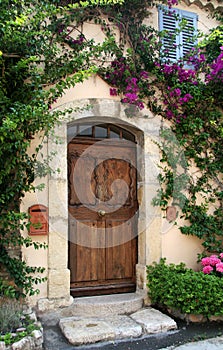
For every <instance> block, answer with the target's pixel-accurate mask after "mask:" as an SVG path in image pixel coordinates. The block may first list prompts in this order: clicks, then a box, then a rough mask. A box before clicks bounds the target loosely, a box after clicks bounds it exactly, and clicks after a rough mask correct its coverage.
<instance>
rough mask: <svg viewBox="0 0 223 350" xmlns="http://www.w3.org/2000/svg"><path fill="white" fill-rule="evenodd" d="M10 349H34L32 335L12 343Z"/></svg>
mask: <svg viewBox="0 0 223 350" xmlns="http://www.w3.org/2000/svg"><path fill="white" fill-rule="evenodd" d="M11 349H12V350H31V349H35V343H34V339H33V338H32V337H25V338H23V339H21V340H19V341H18V342H16V343H14V344H12V346H11Z"/></svg>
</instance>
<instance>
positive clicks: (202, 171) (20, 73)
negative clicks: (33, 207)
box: [0, 0, 223, 297]
mask: <svg viewBox="0 0 223 350" xmlns="http://www.w3.org/2000/svg"><path fill="white" fill-rule="evenodd" d="M160 4H162V5H165V6H167V8H168V7H169V8H171V7H172V6H177V4H178V1H177V0H163V1H158V0H157V1H155V0H154V1H152V0H141V1H140V0H129V1H125V2H123V1H115V0H113V1H112V0H107V1H106V0H103V1H102V0H100V1H96V0H94V1H93V0H89V1H85V2H84V1H83V2H78V1H65V0H64V1H59V0H53V1H38V0H35V1H33V2H32V7H30V4H29V2H28V1H25V0H23V1H19V2H18V1H16V0H10V1H9V0H4V1H2V3H1V10H0V21H1V27H0V68H1V75H0V101H1V102H0V155H1V158H2V162H1V168H0V222H1V224H0V237H1V243H0V266H1V270H3V271H6V272H7V273H9V275H10V277H9V279H4V278H1V279H0V294H6V295H11V296H16V297H19V296H20V295H21V294H22V295H25V294H26V295H27V294H30V295H33V294H34V293H36V292H38V289H35V287H34V285H35V284H37V283H39V282H41V281H43V280H44V277H42V275H38V274H41V273H42V272H43V269H42V268H41V267H29V266H27V264H26V263H25V262H23V261H21V259H20V256H17V257H13V256H12V250H11V247H12V246H13V247H17V248H18V249H20V248H21V246H22V245H25V246H30V245H34V247H35V248H36V249H38V248H41V247H42V246H44V245H41V244H38V243H36V242H32V240H31V239H30V238H26V237H23V236H21V234H20V232H21V231H23V230H24V229H25V228H28V227H29V224H28V223H27V219H28V216H27V214H26V213H21V212H20V204H21V200H22V198H23V197H24V195H25V193H26V192H30V191H35V187H34V185H33V180H34V177H35V175H36V171H37V169H41V174H42V175H45V173H46V171H45V170H44V167H42V168H41V166H40V165H39V164H38V163H37V155H38V153H39V152H40V150H41V147H42V145H41V143H40V144H39V145H38V146H37V148H36V152H35V153H34V154H32V155H30V154H28V152H27V150H28V149H29V147H30V144H31V142H32V138H33V137H34V136H35V135H36V134H37V133H41V135H42V138H44V137H47V136H48V135H49V133H50V130H51V129H52V128H53V127H54V126H55V124H56V123H59V122H60V120H61V118H63V117H64V116H65V115H66V114H67V113H69V111H64V112H60V111H55V110H52V106H53V103H54V102H55V101H56V100H57V99H58V98H59V97H61V96H62V95H63V93H64V91H65V89H67V88H69V87H71V86H74V85H75V84H77V83H79V82H82V81H84V80H85V79H87V78H88V77H89V76H91V75H92V74H98V75H100V76H101V77H102V78H103V79H104V80H105V81H107V82H108V83H109V85H110V87H111V88H110V94H111V95H120V98H121V101H122V102H123V103H130V104H134V105H136V106H137V107H138V108H139V109H143V108H144V107H147V108H149V109H150V110H151V111H152V112H153V113H154V114H157V115H159V116H160V118H161V119H166V120H167V121H168V123H169V125H170V130H171V131H172V132H173V133H174V135H175V137H176V140H177V144H178V145H180V148H181V150H183V152H181V151H180V150H178V149H177V148H176V147H175V149H174V150H175V152H174V153H172V154H171V153H170V150H171V149H170V146H169V145H170V136H169V133H168V130H163V133H162V138H163V143H162V144H161V145H160V147H161V152H162V164H164V166H163V169H162V172H161V174H160V176H159V178H160V184H161V187H160V190H159V192H158V194H157V197H156V199H154V205H160V206H161V207H162V209H165V208H166V207H167V206H168V205H169V203H170V202H171V201H173V204H174V205H178V206H179V208H180V213H181V214H180V215H181V216H182V217H183V218H184V219H185V220H187V221H189V223H190V225H188V224H185V226H182V227H181V228H180V229H181V232H182V233H184V234H192V235H196V236H197V237H199V238H201V239H202V242H203V243H202V244H203V246H204V248H205V250H206V251H219V252H220V251H222V232H223V230H222V222H223V182H222V172H223V170H222V169H223V164H222V162H223V160H222V156H221V148H222V136H223V121H222V110H221V107H222V97H223V95H222V88H221V86H222V80H223V72H222V70H223V51H222V46H223V39H222V32H223V28H222V17H221V16H222V15H221V14H216V15H217V16H218V19H219V23H220V24H219V26H218V27H217V28H215V29H213V30H212V31H211V33H210V35H209V36H206V37H204V38H203V39H202V40H201V41H200V44H199V45H198V46H196V47H194V48H193V50H192V51H191V52H190V53H189V54H188V56H187V57H184V60H179V61H178V62H174V63H173V62H171V61H170V60H169V59H168V52H164V51H163V50H162V40H163V38H164V36H165V35H166V33H165V32H162V33H159V32H158V31H157V30H155V29H154V28H153V27H152V26H149V25H146V24H145V23H144V20H145V18H149V16H150V11H151V9H152V7H153V6H157V5H160ZM84 22H91V23H95V24H96V25H98V26H99V27H100V28H101V32H102V34H103V36H104V40H103V41H102V42H96V41H95V40H94V38H91V39H88V38H87V37H86V36H85V35H84V31H83V25H82V24H83V23H84ZM184 25H185V23H182V24H181V29H183V28H184ZM185 63H187V64H189V65H190V66H191V68H190V69H186V68H185ZM46 87H47V88H46ZM148 122H149V121H148ZM46 163H47V161H46V160H45V165H46ZM179 168H181V172H180V173H179ZM182 169H183V171H182ZM191 169H194V173H193V174H192V173H191ZM39 175H40V174H39ZM185 189H186V191H187V195H185ZM33 273H34V275H33ZM35 276H37V277H35Z"/></svg>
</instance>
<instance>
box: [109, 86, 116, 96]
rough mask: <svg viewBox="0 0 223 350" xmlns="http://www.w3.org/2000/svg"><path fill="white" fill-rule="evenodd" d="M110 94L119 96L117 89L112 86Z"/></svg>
mask: <svg viewBox="0 0 223 350" xmlns="http://www.w3.org/2000/svg"><path fill="white" fill-rule="evenodd" d="M110 95H111V96H117V90H116V89H114V88H110Z"/></svg>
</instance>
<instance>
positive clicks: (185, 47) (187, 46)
mask: <svg viewBox="0 0 223 350" xmlns="http://www.w3.org/2000/svg"><path fill="white" fill-rule="evenodd" d="M182 19H185V20H186V21H187V24H186V26H185V28H184V29H183V30H182V32H181V43H182V50H181V57H185V55H186V54H187V53H188V52H189V51H190V50H191V49H192V47H194V45H195V39H194V35H195V34H196V33H197V15H196V14H195V13H193V12H187V11H181V20H182Z"/></svg>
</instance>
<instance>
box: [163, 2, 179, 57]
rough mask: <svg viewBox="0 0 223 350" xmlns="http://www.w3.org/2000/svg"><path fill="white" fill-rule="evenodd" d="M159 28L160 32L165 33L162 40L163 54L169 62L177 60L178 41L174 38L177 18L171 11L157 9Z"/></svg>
mask: <svg viewBox="0 0 223 350" xmlns="http://www.w3.org/2000/svg"><path fill="white" fill-rule="evenodd" d="M159 28H160V31H166V32H167V33H166V34H165V35H164V37H163V39H162V43H163V52H164V54H165V51H166V56H168V58H169V59H170V60H171V61H176V60H177V59H178V58H179V53H178V45H179V41H178V40H179V39H178V37H177V36H176V33H175V31H176V28H177V18H176V15H175V13H173V10H170V9H167V8H161V7H160V8H159Z"/></svg>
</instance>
